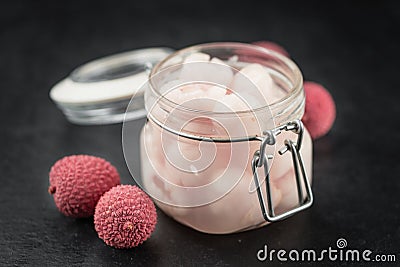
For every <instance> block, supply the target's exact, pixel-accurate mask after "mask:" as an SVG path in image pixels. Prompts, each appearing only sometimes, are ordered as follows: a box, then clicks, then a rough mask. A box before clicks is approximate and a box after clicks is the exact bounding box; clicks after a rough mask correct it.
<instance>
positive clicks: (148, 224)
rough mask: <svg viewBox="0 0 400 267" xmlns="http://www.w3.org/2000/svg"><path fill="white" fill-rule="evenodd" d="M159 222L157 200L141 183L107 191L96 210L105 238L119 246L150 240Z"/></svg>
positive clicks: (96, 220) (98, 226) (135, 244)
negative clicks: (155, 204) (142, 188)
mask: <svg viewBox="0 0 400 267" xmlns="http://www.w3.org/2000/svg"><path fill="white" fill-rule="evenodd" d="M156 223H157V213H156V208H155V206H154V203H153V201H152V200H151V199H150V197H149V196H148V195H146V193H145V192H143V191H142V190H141V189H140V188H138V187H137V186H132V185H119V186H116V187H113V188H112V189H110V191H108V192H106V193H105V194H104V195H103V196H102V197H101V198H100V200H99V202H98V203H97V206H96V211H95V213H94V226H95V229H96V231H97V234H98V235H99V237H100V238H101V239H103V241H104V242H105V243H106V244H107V245H109V246H112V247H116V248H133V247H136V246H138V245H140V244H141V243H143V242H144V241H145V240H147V239H148V238H149V237H150V235H151V233H152V232H153V231H154V229H155V226H156Z"/></svg>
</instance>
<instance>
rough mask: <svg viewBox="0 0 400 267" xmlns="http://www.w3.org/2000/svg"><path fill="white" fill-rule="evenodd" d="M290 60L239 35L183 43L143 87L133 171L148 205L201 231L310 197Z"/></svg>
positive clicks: (291, 207) (274, 215)
mask: <svg viewBox="0 0 400 267" xmlns="http://www.w3.org/2000/svg"><path fill="white" fill-rule="evenodd" d="M302 84H303V80H302V75H301V72H300V70H299V68H298V67H297V66H296V64H295V63H294V62H292V61H291V60H290V59H288V58H286V57H284V56H282V55H280V54H277V53H275V52H273V51H270V50H267V49H264V48H261V47H258V46H254V45H249V44H241V43H211V44H202V45H196V46H193V47H189V48H185V49H182V50H180V51H177V52H176V53H174V54H172V55H170V56H168V57H167V58H166V59H164V60H163V61H161V62H160V63H159V64H158V65H156V66H155V67H154V68H153V70H152V72H151V74H150V78H149V82H148V86H147V88H146V90H145V106H146V110H147V112H148V115H147V121H146V124H145V125H144V127H143V129H142V132H141V136H140V138H141V139H140V145H141V148H140V151H141V171H142V173H141V179H137V182H138V183H139V184H140V185H141V186H142V187H143V188H144V190H145V191H146V192H147V193H148V194H149V195H150V196H151V197H152V198H153V199H154V200H155V202H156V204H157V206H158V207H159V208H160V209H161V210H162V211H164V212H165V213H166V214H168V215H169V216H171V217H172V218H174V219H175V220H176V221H178V222H180V223H182V224H184V225H187V226H190V227H192V228H194V229H196V230H199V231H201V232H206V233H214V234H224V233H233V232H238V231H244V230H248V229H252V228H257V227H261V226H264V225H266V224H267V223H269V222H274V221H278V220H282V219H284V218H287V217H289V216H291V215H292V214H295V213H296V212H298V211H301V210H303V209H305V208H307V207H309V206H310V205H311V204H312V201H313V197H312V193H311V188H310V183H311V173H312V141H311V138H310V135H309V133H308V131H307V129H305V128H304V127H303V125H302V123H301V121H300V119H301V118H302V115H303V112H304V104H305V99H304V98H305V96H304V92H303V87H302Z"/></svg>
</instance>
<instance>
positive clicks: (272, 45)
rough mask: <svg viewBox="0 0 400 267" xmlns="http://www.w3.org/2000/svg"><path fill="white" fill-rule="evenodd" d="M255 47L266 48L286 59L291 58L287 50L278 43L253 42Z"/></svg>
mask: <svg viewBox="0 0 400 267" xmlns="http://www.w3.org/2000/svg"><path fill="white" fill-rule="evenodd" d="M252 44H253V45H258V46H261V47H264V48H266V49H269V50H272V51H275V52H277V53H279V54H281V55H284V56H285V57H290V55H289V52H288V51H286V49H285V48H283V47H282V46H280V45H278V44H277V43H274V42H270V41H257V42H253V43H252Z"/></svg>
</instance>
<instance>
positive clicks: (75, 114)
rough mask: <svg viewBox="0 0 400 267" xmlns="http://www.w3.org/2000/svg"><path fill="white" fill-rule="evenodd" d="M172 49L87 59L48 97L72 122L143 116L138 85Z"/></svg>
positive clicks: (53, 89) (96, 121) (128, 118)
mask: <svg viewBox="0 0 400 267" xmlns="http://www.w3.org/2000/svg"><path fill="white" fill-rule="evenodd" d="M173 51H174V50H173V49H170V48H165V47H160V48H146V49H138V50H133V51H129V52H124V53H119V54H115V55H111V56H107V57H103V58H100V59H96V60H93V61H90V62H88V63H86V64H84V65H82V66H80V67H78V68H76V69H75V70H74V71H72V73H71V74H70V75H69V76H68V77H67V78H65V79H64V80H62V81H60V82H59V83H57V84H56V85H55V86H54V87H53V88H52V89H51V90H50V98H51V99H52V100H53V101H54V102H55V103H56V105H57V106H58V107H59V108H60V109H61V110H62V111H63V113H64V115H65V116H66V118H67V119H68V120H69V121H70V122H72V123H76V124H82V125H89V124H110V123H118V122H122V121H123V120H124V118H125V119H127V120H134V119H138V118H142V117H145V116H146V110H145V107H144V99H143V93H144V91H143V87H142V85H143V84H144V83H145V82H146V81H147V79H148V75H149V73H150V71H151V69H152V67H153V66H154V65H155V64H157V63H158V62H159V61H161V60H162V59H164V58H165V57H167V56H168V55H169V54H171V53H172V52H173ZM130 101H131V104H130V105H129V110H128V111H127V110H126V108H127V106H128V104H129V102H130Z"/></svg>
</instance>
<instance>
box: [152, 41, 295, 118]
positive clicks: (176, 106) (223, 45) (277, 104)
mask: <svg viewBox="0 0 400 267" xmlns="http://www.w3.org/2000/svg"><path fill="white" fill-rule="evenodd" d="M205 48H233V49H251V50H253V51H256V52H260V53H264V54H265V55H270V56H272V57H274V58H276V59H277V60H279V61H280V62H282V63H283V64H284V65H285V66H286V67H288V68H289V69H290V71H291V72H292V75H293V79H291V81H293V83H292V85H293V86H292V87H291V89H290V90H289V91H288V92H287V94H285V96H284V97H282V98H280V99H279V100H277V101H275V102H273V103H271V104H268V105H265V106H261V107H257V108H254V109H249V110H242V111H223V112H221V111H206V110H198V109H193V108H189V107H185V106H182V105H179V104H178V103H175V102H174V101H172V100H170V99H168V98H167V97H165V96H164V95H163V94H161V93H160V91H159V90H158V89H157V88H155V86H154V84H153V82H152V80H153V79H152V77H154V76H156V75H157V73H159V72H160V70H161V68H162V67H163V65H164V64H165V63H167V62H168V61H169V60H171V59H172V58H174V57H176V56H179V55H182V54H185V53H187V52H190V51H193V52H196V51H198V50H201V49H205ZM174 65H175V66H176V64H174ZM174 65H172V66H168V67H173V66H174ZM149 85H150V86H149V87H150V90H152V92H153V93H155V94H156V95H157V97H158V98H159V99H161V101H162V102H163V103H164V104H167V105H169V106H170V107H172V108H174V109H178V110H182V111H186V112H196V113H200V114H214V115H225V116H226V115H246V114H254V113H258V112H263V111H265V109H270V110H276V109H278V110H279V109H280V107H284V106H285V105H287V103H290V102H292V101H293V100H294V99H296V98H297V96H298V95H299V94H301V93H302V88H303V76H302V74H301V71H300V69H299V67H298V66H297V65H296V63H294V62H293V61H292V60H291V59H290V58H287V57H286V56H284V55H281V54H280V53H278V52H275V51H273V50H270V49H267V48H264V47H261V46H257V45H253V44H246V43H239V42H214V43H205V44H197V45H193V46H190V47H186V48H183V49H180V50H177V51H176V52H174V53H172V54H170V55H169V56H167V57H166V58H164V59H163V60H162V61H160V62H158V63H157V64H156V65H155V66H154V68H153V69H152V70H151V72H150V75H149Z"/></svg>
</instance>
